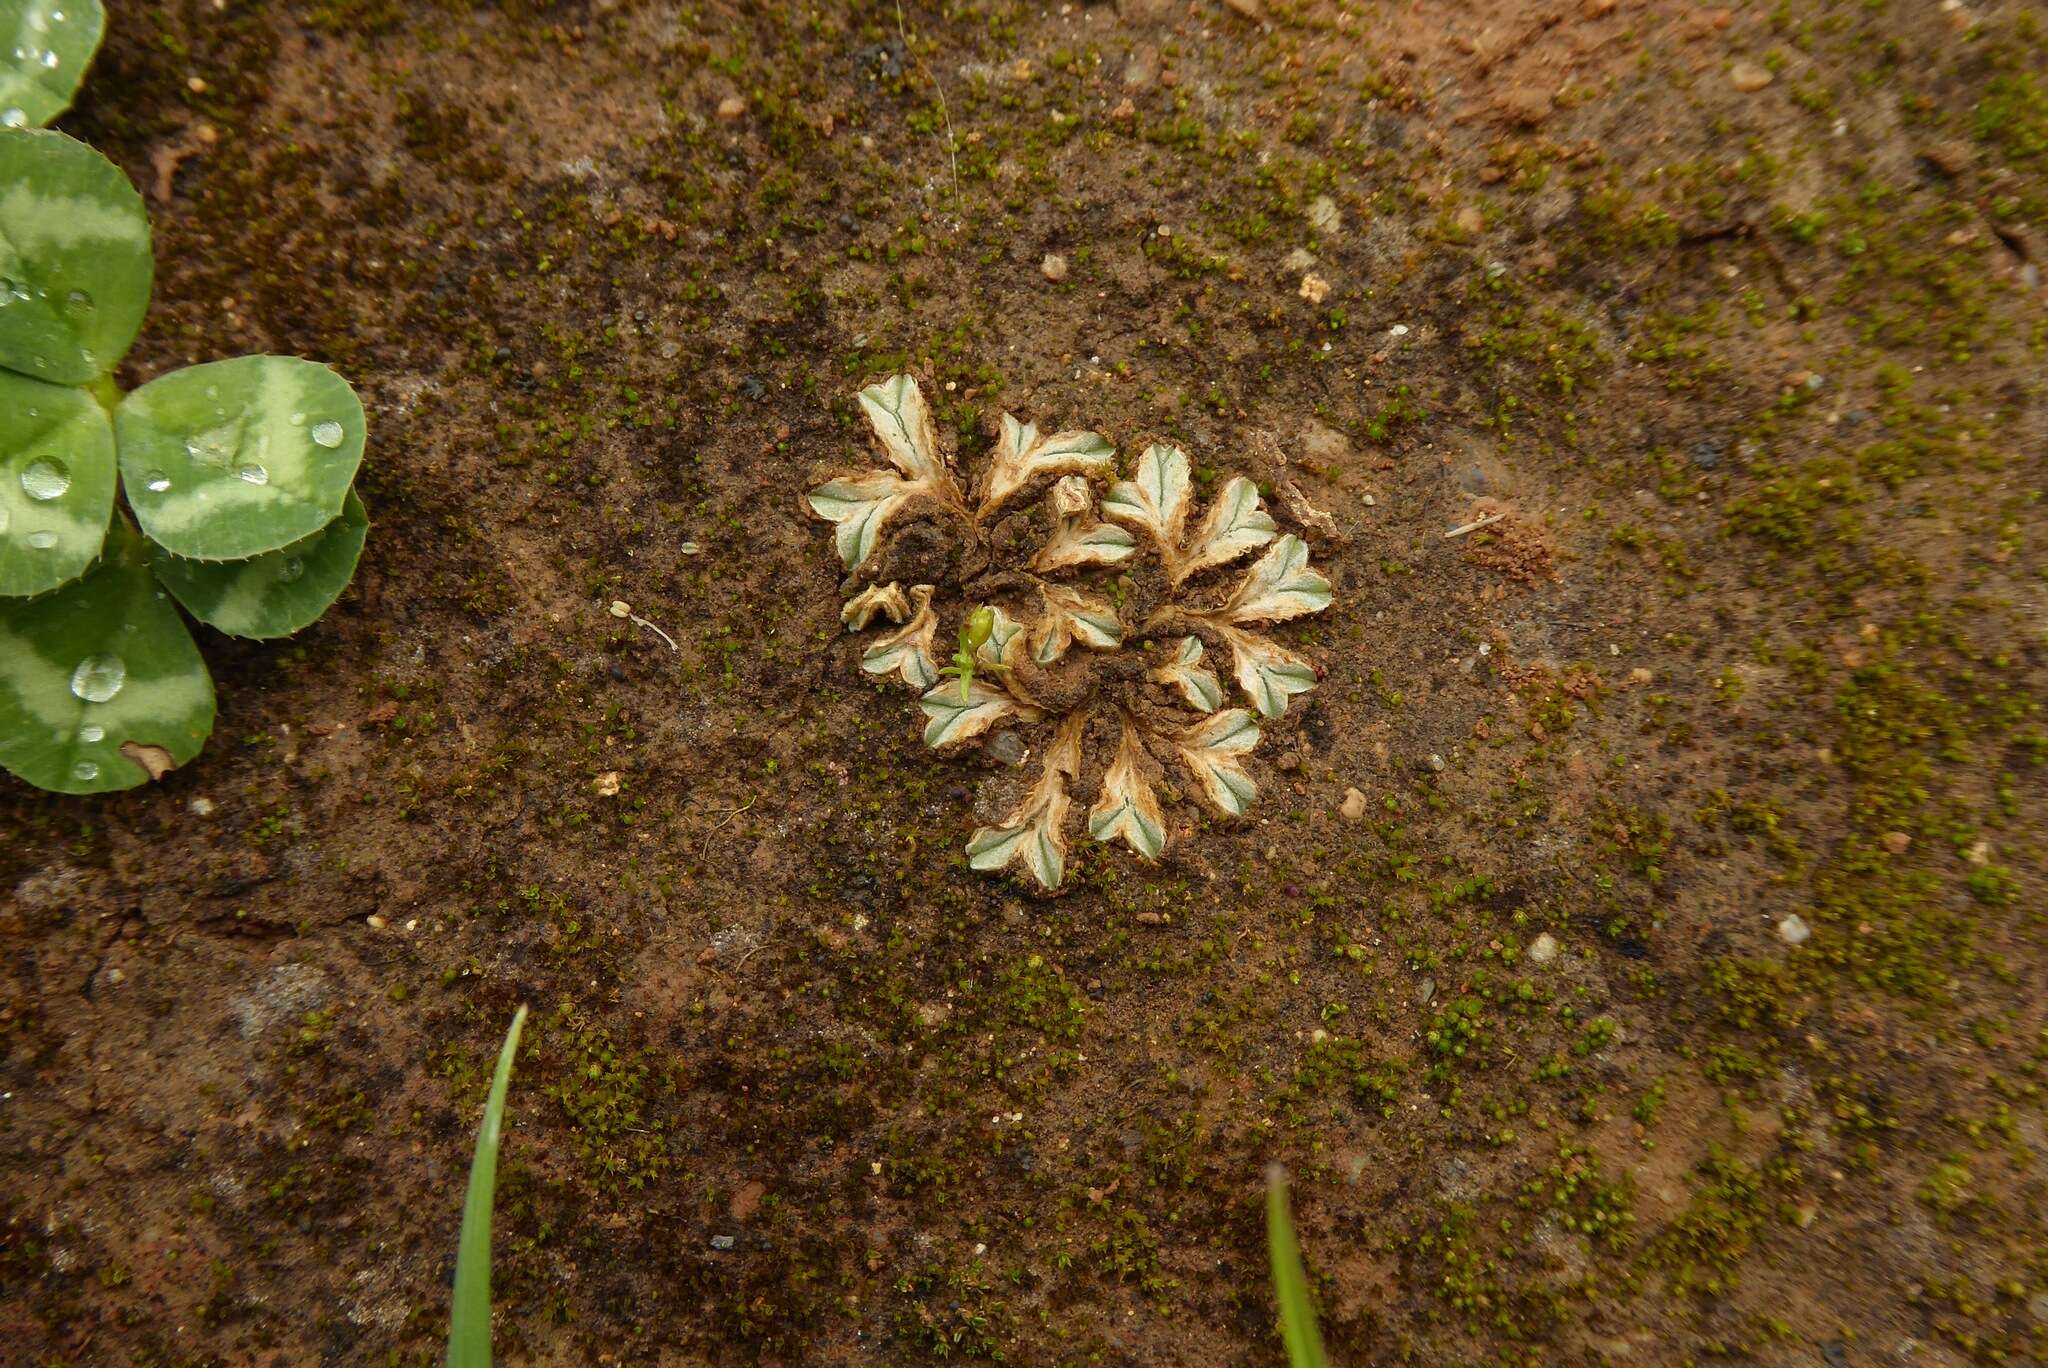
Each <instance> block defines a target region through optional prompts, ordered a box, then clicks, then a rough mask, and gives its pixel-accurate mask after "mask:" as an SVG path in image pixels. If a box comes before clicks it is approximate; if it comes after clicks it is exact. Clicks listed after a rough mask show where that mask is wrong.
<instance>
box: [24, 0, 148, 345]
mask: <svg viewBox="0 0 2048 1368" xmlns="http://www.w3.org/2000/svg"><path fill="white" fill-rule="evenodd" d="M0 3H4V0H0ZM155 269H156V266H155V261H154V259H153V258H152V256H151V254H150V246H149V215H148V214H147V213H145V212H144V211H143V207H142V196H140V195H138V194H136V193H135V187H134V186H132V185H130V184H129V183H128V178H127V177H126V176H124V175H122V174H121V168H120V167H118V166H115V165H114V164H113V163H112V162H110V161H108V160H107V159H106V158H105V157H102V156H101V155H100V154H99V153H97V152H95V151H93V150H92V149H91V148H90V147H87V146H86V145H85V144H84V143H82V142H79V141H78V140H77V139H76V138H69V137H66V136H65V135H64V134H62V133H57V132H53V131H51V130H49V129H29V130H24V131H18V132H7V131H0V367H5V368H6V369H8V370H11V371H15V372H17V373H19V374H22V375H27V376H31V377H33V378H34V379H37V380H48V381H50V382H52V383H54V384H59V385H83V384H85V383H87V382H88V381H90V380H93V379H96V378H97V377H99V376H101V375H104V374H106V373H107V372H108V371H110V370H112V369H113V368H114V365H115V363H116V362H118V361H119V360H120V359H121V358H122V356H124V355H126V354H127V351H128V348H129V346H130V345H131V344H133V343H134V341H135V334H136V332H137V331H139V330H140V329H141V327H142V315H143V314H144V313H145V312H146V311H147V310H148V308H149V287H150V282H151V280H152V278H153V277H154V274H155Z"/></svg>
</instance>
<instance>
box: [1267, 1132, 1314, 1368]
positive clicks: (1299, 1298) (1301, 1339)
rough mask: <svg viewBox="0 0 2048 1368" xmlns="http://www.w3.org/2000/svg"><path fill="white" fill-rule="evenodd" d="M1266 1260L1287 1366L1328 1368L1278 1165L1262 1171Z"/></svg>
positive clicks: (1282, 1171)
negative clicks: (1277, 1305) (1284, 1346)
mask: <svg viewBox="0 0 2048 1368" xmlns="http://www.w3.org/2000/svg"><path fill="white" fill-rule="evenodd" d="M1266 1257H1267V1258H1268V1259H1269V1260H1271V1262H1272V1264H1273V1297H1274V1299H1275V1300H1276V1301H1278V1302H1279V1303H1280V1338H1281V1339H1282V1341H1284V1342H1285V1343H1286V1345H1287V1362H1288V1363H1289V1364H1291V1365H1292V1366H1293V1368H1329V1365H1330V1360H1329V1356H1328V1355H1327V1354H1325V1353H1324V1352H1323V1335H1322V1332H1321V1331H1320V1330H1318V1329H1316V1309H1315V1307H1314V1305H1313V1304H1312V1303H1310V1301H1309V1298H1308V1274H1307V1273H1306V1272H1305V1271H1304V1270H1303V1269H1302V1266H1301V1246H1300V1245H1299V1244H1297V1243H1296V1242H1295V1239H1294V1217H1293V1216H1291V1215H1290V1214H1288V1210H1287V1170H1286V1169H1284V1168H1282V1167H1280V1165H1278V1164H1275V1165H1273V1166H1272V1167H1271V1168H1269V1169H1267V1170H1266Z"/></svg>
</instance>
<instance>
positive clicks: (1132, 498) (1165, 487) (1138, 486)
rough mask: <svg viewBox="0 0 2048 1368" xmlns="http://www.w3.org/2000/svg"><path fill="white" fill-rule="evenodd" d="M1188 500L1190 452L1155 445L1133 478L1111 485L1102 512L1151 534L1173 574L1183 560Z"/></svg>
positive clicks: (1142, 459) (1149, 450) (1139, 463)
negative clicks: (1181, 557)
mask: <svg viewBox="0 0 2048 1368" xmlns="http://www.w3.org/2000/svg"><path fill="white" fill-rule="evenodd" d="M1188 499H1189V475H1188V455H1187V453H1186V452H1185V451H1182V450H1181V449H1180V448H1179V447H1172V446H1160V445H1153V446H1148V447H1146V448H1145V453H1144V455H1142V456H1140V457H1138V468H1137V469H1136V470H1135V471H1133V472H1132V478H1131V479H1129V480H1125V481H1123V482H1121V483H1118V484H1116V485H1112V486H1111V487H1110V491H1109V494H1108V495H1107V496H1106V497H1105V498H1104V499H1103V501H1102V512H1103V514H1104V516H1106V517H1111V518H1115V519H1117V520H1118V521H1119V522H1126V523H1129V524H1131V525H1132V526H1133V527H1139V528H1143V529H1144V530H1145V531H1147V532H1149V533H1151V534H1152V541H1153V544H1154V545H1155V546H1157V547H1158V548H1159V554H1160V557H1161V558H1162V559H1163V560H1164V561H1165V562H1166V566H1167V574H1168V575H1169V576H1171V575H1172V574H1173V571H1174V569H1175V568H1176V567H1177V566H1178V564H1179V562H1180V539H1181V533H1182V531H1183V530H1184V529H1185V528H1186V527H1187V521H1188Z"/></svg>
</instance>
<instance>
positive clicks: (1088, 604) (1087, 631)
mask: <svg viewBox="0 0 2048 1368" xmlns="http://www.w3.org/2000/svg"><path fill="white" fill-rule="evenodd" d="M1038 595H1039V598H1040V600H1041V601H1042V602H1043V603H1044V604H1045V616H1043V617H1041V618H1040V619H1039V620H1038V626H1037V628H1036V629H1035V630H1034V631H1033V633H1032V642H1031V658H1032V659H1033V660H1034V661H1036V662H1037V663H1039V664H1040V665H1050V664H1052V663H1053V662H1054V661H1056V660H1058V659H1059V658H1060V657H1062V656H1064V655H1065V654H1066V653H1067V648H1068V647H1069V646H1071V645H1073V644H1074V643H1075V642H1077V641H1078V642H1079V643H1081V644H1082V645H1083V646H1086V647H1088V648H1090V649H1091V650H1097V651H1114V650H1115V649H1116V648H1117V647H1118V646H1121V645H1122V644H1123V640H1124V626H1123V623H1121V622H1119V621H1117V616H1116V609H1114V608H1112V607H1110V606H1109V605H1108V604H1106V603H1103V602H1101V601H1100V600H1097V599H1092V598H1090V597H1088V595H1086V594H1083V593H1081V592H1080V591H1079V590H1077V589H1069V588H1067V587H1066V586H1065V585H1063V584H1041V585H1039V586H1038Z"/></svg>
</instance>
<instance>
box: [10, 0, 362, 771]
mask: <svg viewBox="0 0 2048 1368" xmlns="http://www.w3.org/2000/svg"><path fill="white" fill-rule="evenodd" d="M101 27H102V13H101V9H100V6H99V4H98V3H97V0H86V2H85V3H76V4H69V3H67V4H64V5H63V6H62V7H61V8H53V7H52V6H51V4H50V0H0V30H18V31H19V32H21V33H24V34H31V35H42V36H40V37H36V38H34V40H33V42H32V43H31V42H30V41H29V40H27V39H24V40H23V45H21V46H17V47H15V48H14V49H13V61H12V63H11V64H10V63H9V62H8V61H7V60H6V59H5V57H4V56H0V185H4V186H7V187H8V188H9V190H10V192H14V191H19V193H10V194H9V195H8V196H7V197H6V198H5V199H4V200H0V244H12V246H11V248H7V249H4V255H5V258H6V260H5V265H6V271H5V273H4V275H0V304H4V305H5V306H6V307H5V308H4V309H0V769H6V770H8V771H9V772H10V773H12V774H15V775H17V776H18V777H20V778H22V779H25V780H27V781H28V782H29V783H31V784H33V785H35V786H36V787H38V788H42V789H48V790H51V791H53V792H58V793H74V794H87V793H104V792H108V791H111V790H114V789H126V788H133V787H135V786H136V785H137V784H142V783H146V782H148V781H150V780H152V779H160V778H162V777H163V775H164V774H165V773H166V772H168V771H170V770H172V769H175V768H176V767H178V766H179V765H182V764H185V763H186V762H187V761H189V760H191V759H192V758H193V757H194V756H195V755H197V754H198V753H199V749H200V747H201V746H203V745H204V744H205V743H206V739H207V737H208V735H209V734H210V733H211V732H212V730H213V721H214V696H213V680H212V678H211V677H210V676H209V674H208V673H207V669H206V662H205V660H204V659H202V658H201V656H200V654H199V647H198V644H197V643H196V642H195V641H194V640H193V639H192V633H191V631H190V630H189V629H188V627H187V625H186V621H185V617H184V616H181V615H180V613H179V609H180V608H182V609H183V610H184V613H185V614H186V615H189V616H190V617H191V618H194V619H196V620H198V621H200V622H203V623H205V624H207V625H208V626H210V627H213V628H215V629H217V630H219V631H221V632H224V633H226V634H228V635H230V636H238V637H247V638H251V639H255V640H269V639H274V638H278V637H285V636H290V635H291V634H292V633H294V632H297V631H299V630H300V629H301V628H304V627H306V626H309V625H310V624H312V623H313V622H314V621H316V620H317V619H319V617H320V616H321V615H322V614H324V613H325V612H326V611H327V609H328V608H329V607H330V606H331V605H332V604H333V603H334V601H335V600H336V599H338V598H339V597H340V596H341V593H342V591H343V590H345V589H346V588H347V587H348V584H349V581H350V579H351V578H353V577H354V575H355V569H356V561H357V558H358V557H359V556H360V555H361V554H362V550H363V539H364V536H365V534H366V533H367V532H368V530H369V517H368V514H367V513H366V512H365V510H364V508H363V505H362V501H361V500H360V499H358V498H357V497H356V494H355V489H354V485H355V476H356V469H357V467H358V465H359V464H360V463H361V461H362V456H363V443H364V437H365V431H364V427H365V425H364V418H363V406H362V403H361V401H360V400H358V399H357V398H356V394H355V391H354V390H353V389H351V388H350V387H349V384H348V382H347V381H346V380H344V379H342V378H341V377H340V376H339V375H336V374H335V373H334V372H333V371H331V370H329V369H328V368H327V367H325V366H322V365H319V364H317V363H315V362H312V361H305V360H301V359H299V358H297V357H291V356H244V357H239V358H236V359H234V360H230V361H215V362H210V363H207V364H205V365H197V366H188V367H186V368H184V369H182V370H176V371H171V372H170V373H168V374H164V375H159V376H157V377H156V378H155V379H153V380H151V381H149V383H147V384H145V385H142V386H141V387H140V388H138V389H136V390H134V391H132V392H130V393H127V394H123V393H122V392H121V390H120V388H119V386H117V385H116V384H115V382H114V380H113V373H114V370H115V368H116V367H117V366H118V365H119V364H120V361H121V358H122V357H123V356H124V355H125V354H126V353H127V351H128V349H129V347H130V346H131V345H133V343H134V341H135V337H136V334H137V333H138V332H139V331H140V330H141V327H142V321H143V316H144V314H145V313H147V311H148V308H149V295H150V286H151V283H152V281H153V279H154V276H155V269H156V263H155V259H154V256H153V253H152V251H151V247H150V228H149V217H148V215H147V213H146V212H145V211H144V208H143V202H142V196H141V195H139V194H137V193H136V190H135V187H134V186H133V185H132V184H130V183H129V180H128V178H127V176H125V175H123V174H122V172H121V169H120V168H119V167H117V166H115V165H114V164H113V163H112V162H110V161H108V160H107V159H106V158H105V157H103V156H101V155H100V154H99V153H97V152H95V151H94V150H93V149H92V148H90V147H87V146H86V145H85V144H84V143H81V142H78V141H76V140H74V139H72V138H69V137H67V136H65V135H64V134H62V133H58V132H55V131H53V130H49V129H43V128H37V127H34V126H33V125H35V124H38V123H43V122H46V121H48V120H49V119H51V118H54V117H55V116H56V115H57V114H59V113H61V112H62V111H63V109H64V107H65V105H66V104H67V103H68V102H69V100H70V97H71V93H72V91H73V90H74V89H76V87H77V84H78V78H79V76H80V75H81V74H83V72H84V70H85V66H86V63H87V62H88V61H89V60H90V59H91V57H92V53H93V49H94V48H95V47H96V46H97V45H98V42H99V37H100V31H101Z"/></svg>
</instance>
